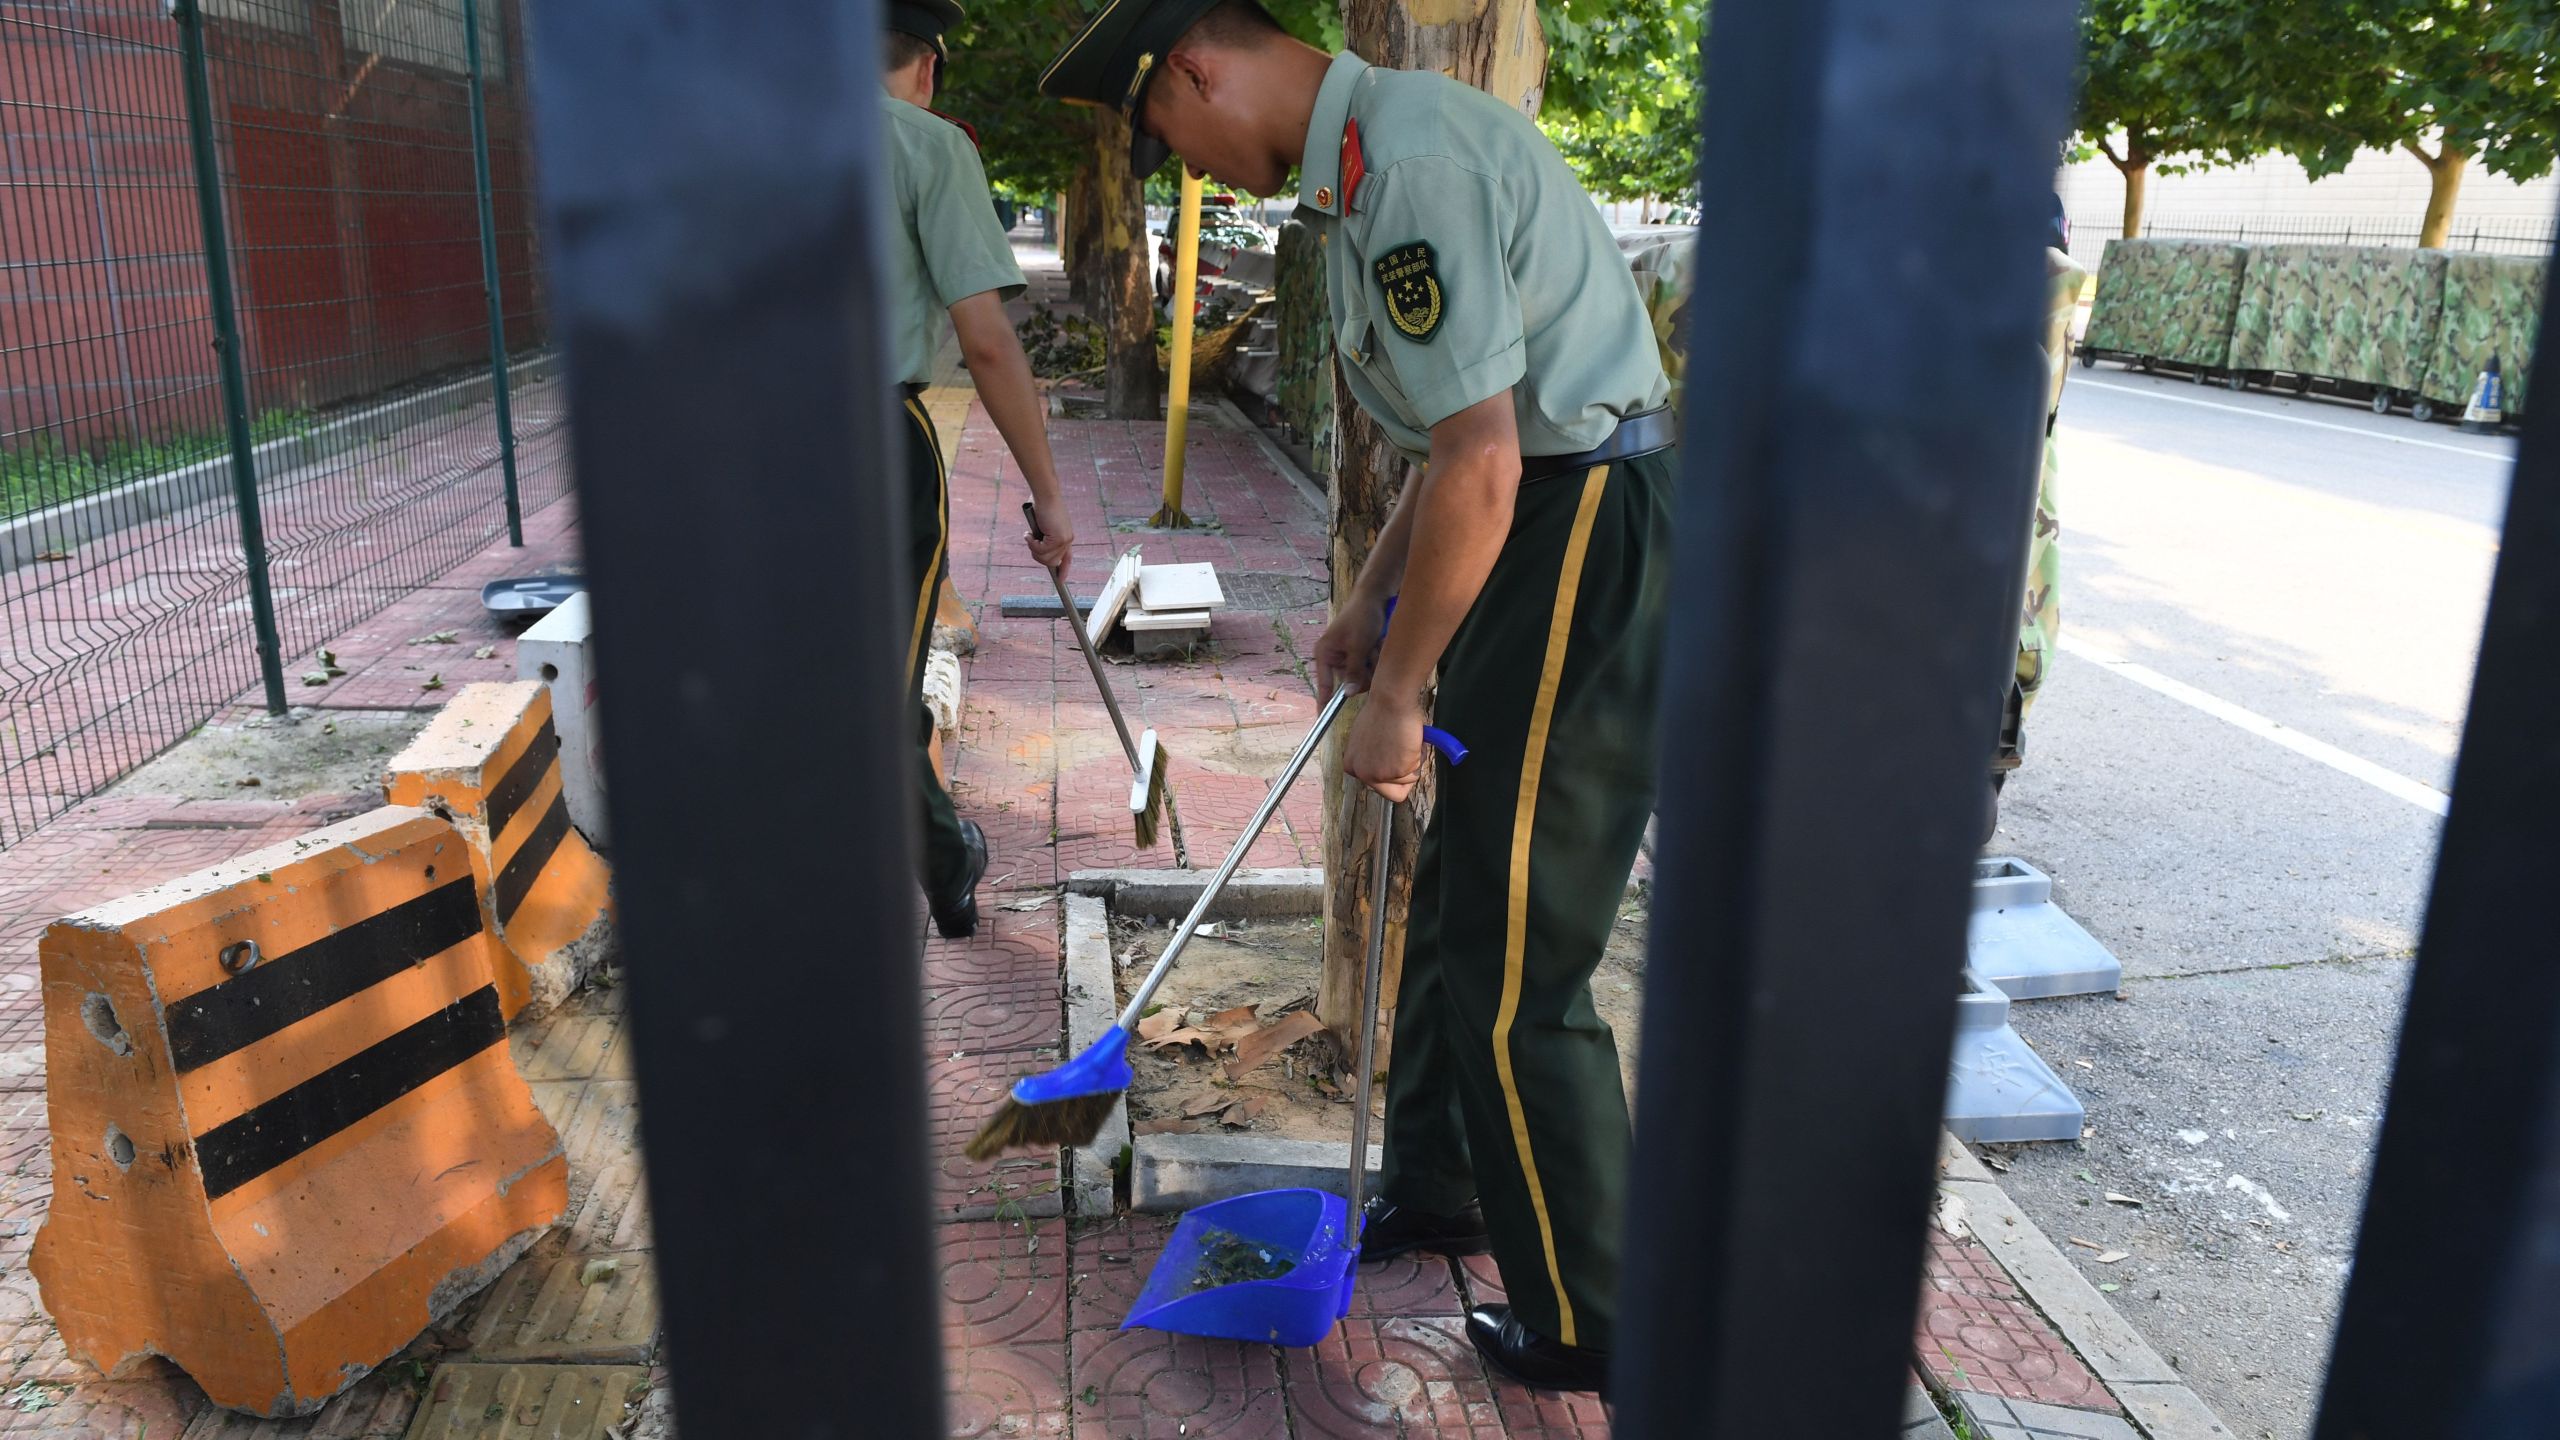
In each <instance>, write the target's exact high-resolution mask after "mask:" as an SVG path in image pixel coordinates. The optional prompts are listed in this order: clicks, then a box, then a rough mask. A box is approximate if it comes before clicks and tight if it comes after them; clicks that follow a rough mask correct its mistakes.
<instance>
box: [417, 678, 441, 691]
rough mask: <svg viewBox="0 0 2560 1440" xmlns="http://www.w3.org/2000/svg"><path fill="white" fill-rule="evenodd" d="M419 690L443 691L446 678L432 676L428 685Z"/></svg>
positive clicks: (428, 680) (420, 687) (428, 679)
mask: <svg viewBox="0 0 2560 1440" xmlns="http://www.w3.org/2000/svg"><path fill="white" fill-rule="evenodd" d="M418 688H419V689H421V690H441V689H443V688H444V677H443V676H441V675H430V676H428V677H427V683H426V684H424V685H421V686H419V687H418Z"/></svg>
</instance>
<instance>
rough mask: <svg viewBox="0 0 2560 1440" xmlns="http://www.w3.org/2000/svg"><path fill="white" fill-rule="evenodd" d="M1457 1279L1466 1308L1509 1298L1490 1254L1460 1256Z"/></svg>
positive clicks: (1498, 1267)
mask: <svg viewBox="0 0 2560 1440" xmlns="http://www.w3.org/2000/svg"><path fill="white" fill-rule="evenodd" d="M1345 1153H1348V1152H1345ZM1344 1163H1345V1164H1348V1163H1349V1162H1348V1161H1346V1162H1344ZM1458 1279H1459V1280H1460V1281H1461V1282H1463V1284H1464V1285H1465V1288H1466V1302H1467V1308H1468V1309H1474V1308H1475V1307H1476V1306H1478V1305H1500V1304H1503V1303H1504V1302H1506V1301H1508V1300H1509V1299H1510V1298H1511V1292H1510V1291H1509V1290H1507V1289H1504V1288H1503V1284H1502V1267H1501V1266H1499V1265H1496V1264H1494V1263H1493V1257H1492V1256H1490V1255H1467V1256H1462V1257H1460V1259H1459V1260H1458Z"/></svg>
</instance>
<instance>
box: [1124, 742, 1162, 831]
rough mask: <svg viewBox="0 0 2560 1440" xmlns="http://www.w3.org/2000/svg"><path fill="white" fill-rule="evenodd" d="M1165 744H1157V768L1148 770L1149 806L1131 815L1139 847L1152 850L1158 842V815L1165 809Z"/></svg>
mask: <svg viewBox="0 0 2560 1440" xmlns="http://www.w3.org/2000/svg"><path fill="white" fill-rule="evenodd" d="M1164 762H1165V751H1164V746H1163V745H1161V744H1159V745H1157V746H1156V763H1155V768H1154V769H1152V770H1150V771H1148V772H1147V808H1146V809H1144V810H1141V811H1139V812H1138V813H1137V814H1135V815H1133V816H1131V817H1130V819H1131V821H1132V822H1133V823H1134V824H1135V826H1136V828H1137V832H1138V833H1137V839H1138V848H1139V849H1141V850H1152V849H1154V848H1155V843H1156V816H1158V815H1159V814H1162V813H1163V811H1164V778H1165V776H1164Z"/></svg>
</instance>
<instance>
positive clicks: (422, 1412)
mask: <svg viewBox="0 0 2560 1440" xmlns="http://www.w3.org/2000/svg"><path fill="white" fill-rule="evenodd" d="M648 1382H649V1371H648V1368H647V1367H646V1366H639V1365H483V1364H448V1365H439V1366H437V1367H436V1373H435V1375H434V1377H433V1378H431V1379H430V1380H429V1381H428V1382H427V1397H426V1403H425V1405H424V1406H423V1407H421V1408H420V1409H419V1411H418V1416H417V1419H416V1420H415V1421H413V1422H412V1423H411V1424H410V1426H409V1431H408V1434H407V1437H406V1440H603V1436H604V1434H605V1431H606V1428H607V1427H609V1426H614V1425H619V1424H621V1423H622V1419H623V1416H624V1414H625V1413H626V1412H627V1411H628V1410H629V1408H630V1403H631V1400H632V1399H633V1397H634V1396H635V1395H636V1394H637V1393H638V1391H639V1390H640V1388H641V1387H642V1386H643V1385H646V1384H647V1383H648Z"/></svg>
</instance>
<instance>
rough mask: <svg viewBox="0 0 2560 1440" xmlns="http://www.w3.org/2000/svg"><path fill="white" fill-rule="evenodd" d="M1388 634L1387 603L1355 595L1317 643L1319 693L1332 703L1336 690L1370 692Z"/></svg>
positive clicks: (1317, 686)
mask: <svg viewBox="0 0 2560 1440" xmlns="http://www.w3.org/2000/svg"><path fill="white" fill-rule="evenodd" d="M1386 633H1387V607H1386V605H1385V603H1384V602H1375V603H1373V602H1371V601H1369V600H1367V599H1365V598H1363V597H1360V596H1358V595H1356V594H1355V595H1354V596H1353V598H1352V600H1351V603H1349V604H1346V605H1344V606H1343V607H1342V613H1341V614H1339V615H1336V616H1334V617H1333V623H1332V624H1330V625H1327V626H1326V627H1324V638H1322V639H1320V640H1318V641H1317V642H1316V693H1317V694H1318V695H1320V696H1322V697H1324V698H1325V699H1328V700H1330V699H1332V698H1333V692H1334V688H1335V687H1336V686H1340V685H1348V686H1350V687H1351V688H1353V689H1354V690H1366V689H1368V688H1369V672H1370V671H1371V670H1372V669H1373V668H1375V666H1376V665H1377V663H1378V641H1379V639H1380V638H1381V637H1383V636H1384V635H1385V634H1386ZM1417 723H1419V722H1417Z"/></svg>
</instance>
